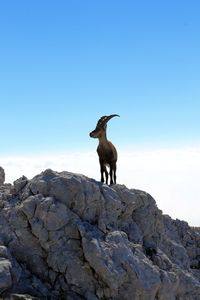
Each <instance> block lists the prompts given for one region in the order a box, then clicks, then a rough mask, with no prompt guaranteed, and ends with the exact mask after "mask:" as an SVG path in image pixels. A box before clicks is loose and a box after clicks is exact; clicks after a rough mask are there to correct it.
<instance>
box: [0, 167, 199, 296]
mask: <svg viewBox="0 0 200 300" xmlns="http://www.w3.org/2000/svg"><path fill="white" fill-rule="evenodd" d="M0 207H1V210H0V245H1V246H0V297H3V298H5V299H8V300H9V299H27V300H28V299H36V298H37V299H55V300H57V299H67V300H70V299H71V300H76V299H87V300H98V299H102V300H103V299H108V300H121V299H122V300H130V299H134V300H174V299H177V300H188V299H189V300H199V299H200V233H199V232H200V231H199V230H198V229H195V228H190V227H189V226H188V224H187V223H186V222H183V221H180V220H173V219H171V218H170V217H169V216H165V215H163V214H162V212H161V211H160V210H159V209H158V208H157V206H156V203H155V200H154V199H153V198H152V197H151V196H150V195H149V194H147V193H145V192H143V191H139V190H136V189H131V190H130V189H127V188H126V187H125V186H123V185H113V186H111V187H109V186H106V185H104V184H101V183H99V182H96V181H94V180H93V179H89V178H87V177H86V176H83V175H80V174H74V173H69V172H61V173H58V172H54V171H52V170H50V169H48V170H46V171H44V172H42V173H41V174H39V175H37V176H35V177H34V178H33V179H32V180H28V179H27V178H26V177H21V178H20V179H18V180H16V181H15V182H14V186H12V187H10V188H9V186H5V185H4V186H3V187H2V188H1V190H0Z"/></svg>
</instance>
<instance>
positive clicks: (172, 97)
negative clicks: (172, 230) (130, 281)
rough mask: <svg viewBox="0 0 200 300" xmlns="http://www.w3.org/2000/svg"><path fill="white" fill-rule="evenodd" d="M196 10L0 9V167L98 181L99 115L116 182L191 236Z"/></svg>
mask: <svg viewBox="0 0 200 300" xmlns="http://www.w3.org/2000/svg"><path fill="white" fill-rule="evenodd" d="M199 11H200V2H199V1H198V0H191V1H185V0H182V1H179V0H173V1H172V0H168V1H154V0H152V1H147V0H146V1H134V0H133V1H132V0H127V1H126V0H125V1H119V0H115V1H114V0H101V1H94V0H85V1H83V0H73V1H72V0H71V1H68V0H65V1H64V0H57V1H55V0H54V1H52V0H48V1H47V0H42V1H41V0H34V1H31V0H30V1H27V0H18V1H15V0H7V1H1V2H0V41H1V43H0V83H1V88H0V108H1V118H0V126H1V147H0V165H1V166H2V167H4V169H5V172H6V180H7V182H12V181H13V180H15V179H17V178H18V177H20V176H21V175H25V176H27V177H29V178H32V177H33V176H34V175H36V174H37V173H39V172H41V171H43V170H44V169H45V168H49V167H51V168H53V169H54V170H57V171H62V170H68V171H72V172H79V173H82V174H84V175H87V176H89V177H93V178H95V179H97V180H99V177H100V174H99V166H98V158H97V154H96V147H97V144H98V143H97V141H96V140H94V139H91V138H90V137H89V132H90V131H92V130H93V129H94V128H95V126H96V122H97V120H98V119H99V118H100V117H101V116H103V115H109V114H115V113H116V114H119V115H120V118H113V119H112V120H111V121H110V122H109V124H108V129H107V130H108V132H107V135H108V138H109V139H110V140H112V142H113V143H114V144H115V146H116V147H117V150H118V154H119V160H118V171H117V176H118V182H119V183H120V184H125V185H127V186H128V187H130V188H136V189H142V190H145V191H147V192H149V193H150V194H151V195H152V196H153V197H154V198H155V200H156V202H157V205H158V207H159V208H160V209H161V210H162V211H163V213H166V214H170V216H172V217H173V218H179V219H181V220H185V221H187V222H189V224H190V225H193V226H200V218H199V216H198V212H199V208H200V191H199V178H200V121H199V111H200V101H199V99H200V86H199V82H200V56H199V53H200V18H199Z"/></svg>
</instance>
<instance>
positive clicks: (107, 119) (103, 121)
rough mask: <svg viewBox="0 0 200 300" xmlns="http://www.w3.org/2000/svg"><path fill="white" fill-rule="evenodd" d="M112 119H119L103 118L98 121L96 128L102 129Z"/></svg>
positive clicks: (111, 116)
mask: <svg viewBox="0 0 200 300" xmlns="http://www.w3.org/2000/svg"><path fill="white" fill-rule="evenodd" d="M113 117H119V115H116V114H114V115H110V116H103V117H101V118H100V119H99V121H98V122H97V127H102V126H105V124H106V123H107V122H108V121H109V120H110V119H112V118H113Z"/></svg>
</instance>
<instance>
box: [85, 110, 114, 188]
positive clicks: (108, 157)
mask: <svg viewBox="0 0 200 300" xmlns="http://www.w3.org/2000/svg"><path fill="white" fill-rule="evenodd" d="M116 116H117V117H119V115H110V116H103V117H101V118H100V119H99V121H98V122H97V125H96V128H95V129H94V130H93V131H92V132H90V137H92V138H98V139H99V145H98V147H97V153H98V155H99V163H100V171H101V182H104V173H105V176H106V184H108V171H107V168H106V166H109V167H110V184H113V183H116V162H117V150H116V149H115V146H114V145H113V144H112V143H111V142H110V141H108V140H107V137H106V127H107V122H108V121H109V120H110V119H111V118H113V117H116Z"/></svg>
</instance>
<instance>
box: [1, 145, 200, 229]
mask: <svg viewBox="0 0 200 300" xmlns="http://www.w3.org/2000/svg"><path fill="white" fill-rule="evenodd" d="M118 152H119V160H118V170H117V182H118V183H120V184H125V185H126V186H127V187H129V188H135V189H141V190H145V191H146V192H149V193H150V194H151V195H152V196H153V197H154V198H155V200H156V202H157V205H158V207H159V208H160V209H161V210H162V211H163V213H165V214H169V215H170V216H171V217H173V218H179V219H181V220H185V221H187V222H189V224H190V225H191V226H200V218H199V208H200V190H199V180H200V149H199V148H190V149H161V150H146V151H145V150H140V151H139V150H132V149H121V150H119V151H118ZM0 165H1V166H2V167H3V168H4V169H5V172H6V181H7V182H13V181H14V180H16V179H17V178H19V177H20V176H22V175H25V176H26V177H28V178H29V179H31V178H32V177H33V176H35V175H37V174H39V173H40V172H42V171H44V170H45V169H47V168H51V169H53V170H55V171H59V172H60V171H64V170H66V171H71V172H75V173H81V174H84V175H86V176H88V177H91V178H94V179H96V180H99V179H100V172H99V163H98V158H97V154H96V153H95V151H91V152H90V151H83V152H81V153H80V152H70V153H69V152H68V153H62V154H60V153H57V154H49V155H29V156H28V155H27V156H4V157H0Z"/></svg>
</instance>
